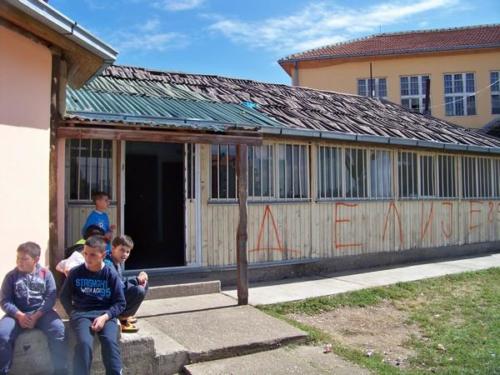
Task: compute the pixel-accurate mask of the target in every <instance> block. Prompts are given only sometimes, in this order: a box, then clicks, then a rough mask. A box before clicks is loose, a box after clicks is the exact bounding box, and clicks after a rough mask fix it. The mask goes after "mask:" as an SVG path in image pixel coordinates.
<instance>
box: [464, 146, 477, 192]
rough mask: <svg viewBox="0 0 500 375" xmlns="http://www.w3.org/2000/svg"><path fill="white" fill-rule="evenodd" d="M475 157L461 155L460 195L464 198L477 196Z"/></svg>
mask: <svg viewBox="0 0 500 375" xmlns="http://www.w3.org/2000/svg"><path fill="white" fill-rule="evenodd" d="M476 181H477V180H476V159H475V158H473V157H467V156H463V157H462V196H463V197H464V198H476V197H478V193H477V185H476Z"/></svg>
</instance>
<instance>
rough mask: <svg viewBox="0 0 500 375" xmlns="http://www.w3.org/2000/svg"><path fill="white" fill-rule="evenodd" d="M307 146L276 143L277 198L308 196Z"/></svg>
mask: <svg viewBox="0 0 500 375" xmlns="http://www.w3.org/2000/svg"><path fill="white" fill-rule="evenodd" d="M308 165H309V147H308V146H305V145H290V144H286V145H284V144H280V145H278V183H279V198H284V199H303V198H308V197H309V169H308Z"/></svg>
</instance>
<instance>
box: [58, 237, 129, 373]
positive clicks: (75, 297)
mask: <svg viewBox="0 0 500 375" xmlns="http://www.w3.org/2000/svg"><path fill="white" fill-rule="evenodd" d="M82 254H83V257H84V259H85V263H83V264H81V265H79V266H77V267H75V268H73V269H72V270H71V271H70V272H69V275H68V278H67V279H66V281H65V282H64V285H63V287H62V290H61V296H60V298H61V303H62V305H63V307H64V309H65V310H66V313H67V314H68V316H69V317H70V326H71V328H72V329H73V331H74V333H75V338H76V346H75V355H74V360H73V374H74V375H89V374H90V366H91V364H92V350H93V341H94V336H95V334H97V335H98V336H99V340H100V341H101V350H102V360H103V362H104V367H105V368H106V374H107V375H118V374H121V373H122V360H121V354H120V346H119V345H118V322H117V321H116V317H118V316H119V315H120V314H121V313H122V312H123V310H124V309H125V297H124V295H123V283H122V282H121V280H120V278H119V277H118V275H117V273H116V271H115V270H114V269H112V268H111V267H109V266H107V265H106V264H104V257H105V256H106V242H105V239H104V237H103V236H92V237H89V238H88V239H87V241H85V245H84V248H83V252H82Z"/></svg>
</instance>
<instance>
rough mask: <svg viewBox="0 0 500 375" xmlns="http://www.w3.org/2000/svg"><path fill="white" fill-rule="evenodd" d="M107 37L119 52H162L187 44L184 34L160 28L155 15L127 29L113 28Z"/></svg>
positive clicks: (187, 40)
mask: <svg viewBox="0 0 500 375" xmlns="http://www.w3.org/2000/svg"><path fill="white" fill-rule="evenodd" d="M109 39H110V42H111V45H113V46H114V47H116V49H118V51H119V52H139V53H140V52H150V51H156V52H163V51H166V50H171V49H178V48H183V47H185V46H187V45H188V44H189V39H188V37H187V36H186V35H184V34H181V33H177V32H167V31H164V30H162V28H161V22H160V20H159V19H158V18H156V17H155V18H151V19H149V20H147V21H146V22H145V23H143V24H140V25H133V26H132V27H131V28H129V29H127V30H115V31H114V32H113V33H111V36H110V37H109Z"/></svg>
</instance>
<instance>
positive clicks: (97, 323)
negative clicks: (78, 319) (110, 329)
mask: <svg viewBox="0 0 500 375" xmlns="http://www.w3.org/2000/svg"><path fill="white" fill-rule="evenodd" d="M108 320H109V316H108V314H103V315H101V316H98V317H97V318H95V319H94V321H93V322H92V325H91V326H90V328H91V329H92V331H94V332H99V331H101V330H102V329H103V328H104V324H106V322H107V321H108Z"/></svg>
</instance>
